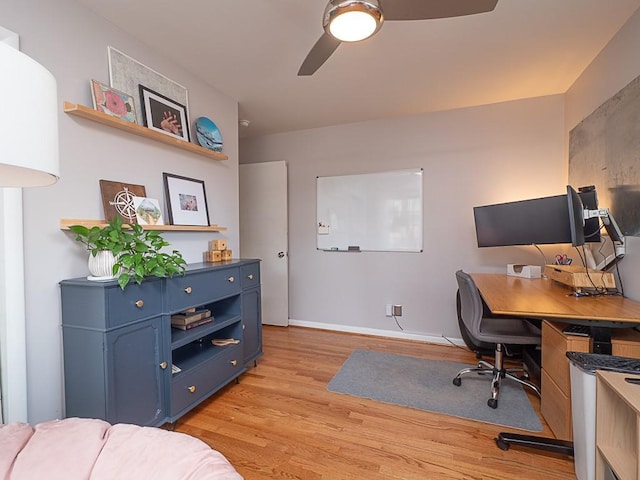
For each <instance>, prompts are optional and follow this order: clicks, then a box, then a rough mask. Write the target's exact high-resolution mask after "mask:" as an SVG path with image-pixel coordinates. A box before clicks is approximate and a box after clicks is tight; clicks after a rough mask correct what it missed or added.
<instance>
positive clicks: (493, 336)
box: [453, 270, 541, 408]
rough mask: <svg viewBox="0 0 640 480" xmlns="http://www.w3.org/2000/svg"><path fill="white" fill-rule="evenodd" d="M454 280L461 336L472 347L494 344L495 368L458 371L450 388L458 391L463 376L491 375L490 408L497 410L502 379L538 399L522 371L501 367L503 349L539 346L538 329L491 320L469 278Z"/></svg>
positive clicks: (519, 321)
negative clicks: (507, 347) (472, 374)
mask: <svg viewBox="0 0 640 480" xmlns="http://www.w3.org/2000/svg"><path fill="white" fill-rule="evenodd" d="M456 280H457V282H458V292H459V295H460V317H461V318H462V322H461V323H460V328H461V332H464V333H463V337H465V336H467V337H469V339H470V340H471V342H472V344H475V345H482V346H483V347H486V345H487V344H493V345H494V349H495V350H494V354H495V364H494V365H491V364H490V363H489V362H486V361H484V360H482V359H480V360H478V364H477V366H476V367H469V368H463V369H462V370H460V371H459V372H458V374H457V375H456V376H455V378H454V379H453V384H454V385H455V386H457V387H459V386H460V385H461V384H462V378H461V377H462V375H464V374H467V373H477V374H491V376H492V380H491V398H490V399H489V400H488V401H487V405H489V406H490V407H491V408H498V394H499V393H500V384H501V382H502V379H503V378H509V379H511V380H515V381H516V382H518V383H520V384H522V385H524V386H526V387H529V388H531V389H532V390H533V391H534V392H536V393H537V394H538V395H540V389H539V388H538V386H537V385H535V384H534V383H532V382H530V381H529V380H528V376H527V375H526V372H525V371H524V369H523V368H521V369H507V368H505V366H504V355H505V345H507V344H508V345H540V335H541V332H540V329H539V328H538V327H537V326H536V325H534V324H533V323H531V322H529V321H528V320H527V319H525V318H518V317H513V318H511V317H506V316H497V315H496V316H492V315H491V314H490V313H489V310H488V308H486V306H484V302H483V300H482V297H481V296H480V292H479V291H478V287H476V284H475V283H474V281H473V279H472V278H471V276H470V275H469V274H467V273H465V272H463V271H462V270H458V271H457V272H456ZM463 329H464V330H463ZM472 350H473V349H472ZM476 354H477V352H476ZM518 372H523V376H522V377H521V376H517V375H516V373H518Z"/></svg>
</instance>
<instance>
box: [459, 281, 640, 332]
mask: <svg viewBox="0 0 640 480" xmlns="http://www.w3.org/2000/svg"><path fill="white" fill-rule="evenodd" d="M471 277H472V278H473V281H474V282H475V283H476V285H477V287H478V290H480V294H481V295H482V298H484V301H485V302H486V303H487V306H488V307H489V309H490V310H491V312H493V313H495V314H499V315H515V316H521V317H535V318H543V319H555V320H557V321H564V322H569V323H582V324H588V325H594V324H596V325H597V324H598V323H601V322H606V325H607V326H609V327H631V326H638V325H640V302H636V301H634V300H631V299H629V298H625V297H622V296H619V295H604V296H593V297H575V296H572V295H571V293H572V290H571V289H569V288H567V287H565V286H564V285H562V284H559V283H557V282H554V281H553V280H550V279H548V278H519V277H509V276H507V275H504V274H500V273H472V274H471ZM601 324H602V323H601Z"/></svg>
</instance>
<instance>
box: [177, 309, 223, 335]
mask: <svg viewBox="0 0 640 480" xmlns="http://www.w3.org/2000/svg"><path fill="white" fill-rule="evenodd" d="M211 322H213V316H212V315H211V310H209V309H206V308H201V309H197V310H196V309H195V308H190V309H189V310H185V311H184V312H180V313H176V314H174V315H171V326H172V327H174V328H179V329H180V330H189V329H191V328H195V327H199V326H200V325H204V324H206V323H211Z"/></svg>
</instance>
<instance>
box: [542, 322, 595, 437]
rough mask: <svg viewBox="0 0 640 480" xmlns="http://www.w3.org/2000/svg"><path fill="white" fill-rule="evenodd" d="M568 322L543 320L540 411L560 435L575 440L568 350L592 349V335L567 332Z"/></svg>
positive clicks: (552, 428)
mask: <svg viewBox="0 0 640 480" xmlns="http://www.w3.org/2000/svg"><path fill="white" fill-rule="evenodd" d="M565 326H566V324H562V323H553V322H548V321H544V322H543V323H542V399H541V402H540V411H541V413H542V416H543V417H544V419H545V420H546V421H547V423H548V424H549V427H550V428H551V430H553V433H554V434H555V436H556V437H558V438H560V439H563V440H572V438H573V434H572V431H571V378H570V376H569V359H568V358H567V357H566V353H567V352H588V351H589V338H588V337H578V336H571V335H565V334H564V333H562V329H563V328H564V327H565Z"/></svg>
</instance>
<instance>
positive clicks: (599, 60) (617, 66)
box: [565, 11, 640, 300]
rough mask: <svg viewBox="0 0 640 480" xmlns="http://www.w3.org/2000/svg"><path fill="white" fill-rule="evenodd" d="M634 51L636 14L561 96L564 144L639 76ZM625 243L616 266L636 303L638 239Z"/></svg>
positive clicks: (639, 292)
mask: <svg viewBox="0 0 640 480" xmlns="http://www.w3.org/2000/svg"><path fill="white" fill-rule="evenodd" d="M638 51H640V11H638V12H636V13H635V14H634V15H633V16H632V17H631V18H630V19H629V20H628V21H627V23H626V24H625V25H624V27H623V28H621V29H620V31H619V32H618V33H617V34H616V35H615V37H614V38H613V39H612V40H611V41H610V42H609V44H608V45H607V46H606V47H605V48H604V49H603V50H602V52H600V54H599V55H598V56H597V57H596V58H595V59H594V61H593V62H592V63H591V65H589V67H587V69H586V70H585V71H584V72H583V73H582V75H581V76H580V77H579V78H578V79H577V80H576V82H575V83H574V84H573V86H572V87H571V88H570V89H569V90H568V91H567V93H566V94H565V102H566V116H565V133H566V138H567V143H568V136H569V131H571V129H572V128H573V127H575V126H576V125H577V124H578V123H580V121H581V120H582V119H583V118H585V117H587V116H588V115H589V114H590V113H592V112H593V111H594V110H595V109H596V108H598V107H599V106H600V105H601V104H602V103H604V102H605V101H606V100H608V99H609V98H610V97H611V96H613V95H615V94H616V93H617V92H618V91H619V90H620V89H622V88H624V87H625V86H626V85H627V84H628V83H629V82H631V80H633V79H634V78H636V77H637V76H638V75H640V56H638ZM567 158H568V155H567ZM567 169H568V164H567ZM603 206H606V205H603ZM626 242H627V255H626V257H625V259H624V260H623V261H622V262H621V263H620V272H621V275H622V280H623V285H624V292H625V295H627V296H628V297H631V298H633V299H635V300H640V238H638V237H627V238H626Z"/></svg>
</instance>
